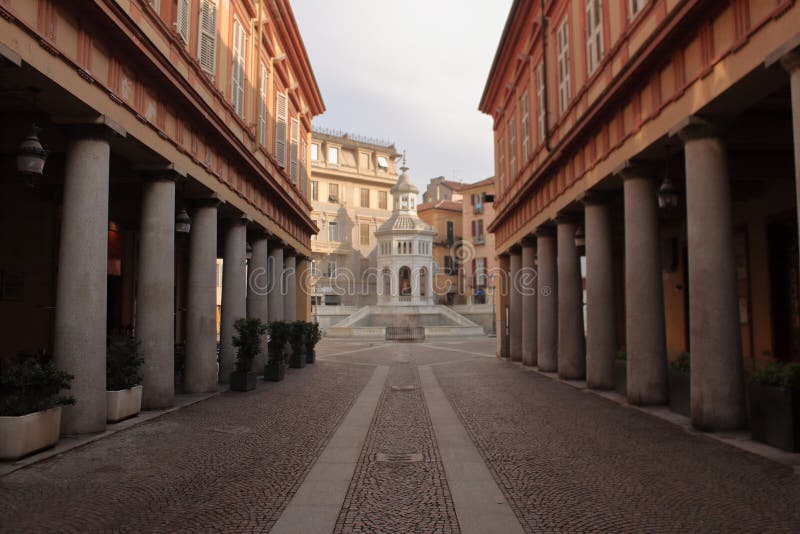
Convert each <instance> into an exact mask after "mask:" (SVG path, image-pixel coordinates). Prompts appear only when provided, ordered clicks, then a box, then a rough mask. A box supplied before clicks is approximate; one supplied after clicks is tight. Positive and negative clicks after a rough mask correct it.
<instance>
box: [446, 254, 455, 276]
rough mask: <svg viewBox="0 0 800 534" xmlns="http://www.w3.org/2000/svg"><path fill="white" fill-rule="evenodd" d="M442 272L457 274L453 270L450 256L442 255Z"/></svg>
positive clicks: (453, 264)
mask: <svg viewBox="0 0 800 534" xmlns="http://www.w3.org/2000/svg"><path fill="white" fill-rule="evenodd" d="M444 274H447V275H451V274H457V273H456V272H455V262H454V261H453V257H452V256H445V257H444Z"/></svg>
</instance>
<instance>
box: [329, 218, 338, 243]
mask: <svg viewBox="0 0 800 534" xmlns="http://www.w3.org/2000/svg"><path fill="white" fill-rule="evenodd" d="M328 241H331V242H333V243H337V242H338V241H339V223H338V222H337V221H331V222H329V223H328Z"/></svg>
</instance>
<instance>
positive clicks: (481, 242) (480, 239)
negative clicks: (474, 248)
mask: <svg viewBox="0 0 800 534" xmlns="http://www.w3.org/2000/svg"><path fill="white" fill-rule="evenodd" d="M473 244H474V245H484V244H486V238H484V237H483V236H482V235H476V236H475V239H473Z"/></svg>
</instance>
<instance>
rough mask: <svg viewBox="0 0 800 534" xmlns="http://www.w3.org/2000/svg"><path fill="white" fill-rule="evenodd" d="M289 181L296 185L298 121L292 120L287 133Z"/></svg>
mask: <svg viewBox="0 0 800 534" xmlns="http://www.w3.org/2000/svg"><path fill="white" fill-rule="evenodd" d="M289 134H290V135H289V141H290V145H289V179H290V180H291V181H292V183H293V184H295V185H297V180H298V168H297V163H298V162H297V156H298V151H299V150H300V121H298V120H297V119H292V121H291V126H290V132H289Z"/></svg>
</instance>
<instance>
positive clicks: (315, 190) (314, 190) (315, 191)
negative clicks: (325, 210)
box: [311, 180, 319, 200]
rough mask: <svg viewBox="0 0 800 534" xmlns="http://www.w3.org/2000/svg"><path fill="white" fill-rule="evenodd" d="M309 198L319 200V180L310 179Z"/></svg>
mask: <svg viewBox="0 0 800 534" xmlns="http://www.w3.org/2000/svg"><path fill="white" fill-rule="evenodd" d="M311 200H319V182H318V181H316V180H311Z"/></svg>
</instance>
